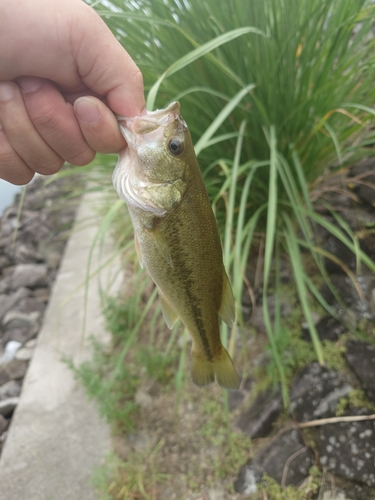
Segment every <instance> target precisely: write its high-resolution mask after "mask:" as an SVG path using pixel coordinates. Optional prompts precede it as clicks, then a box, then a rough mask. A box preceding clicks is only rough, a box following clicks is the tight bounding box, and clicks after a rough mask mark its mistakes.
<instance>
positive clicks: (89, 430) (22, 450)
mask: <svg viewBox="0 0 375 500" xmlns="http://www.w3.org/2000/svg"><path fill="white" fill-rule="evenodd" d="M94 203H95V204H96V205H97V204H98V196H97V195H85V196H84V198H83V200H82V203H81V205H80V208H79V210H78V214H77V221H76V223H75V226H74V231H73V234H72V236H71V237H70V239H69V241H68V244H67V246H66V249H65V253H64V256H63V260H62V262H61V266H60V269H59V272H58V275H57V278H56V280H55V283H54V287H53V290H52V294H51V298H50V302H49V305H48V308H47V311H46V314H45V318H44V324H43V327H42V329H41V332H40V334H39V337H38V345H37V348H36V351H35V353H34V357H33V359H32V360H31V363H30V366H29V370H28V373H27V375H26V377H25V380H24V385H23V388H22V393H21V399H20V402H19V405H18V407H17V410H16V412H15V415H14V417H13V420H12V424H11V427H10V430H9V433H8V436H7V440H6V443H5V446H4V449H3V453H2V456H1V460H0V500H94V499H95V498H97V496H96V495H95V493H94V491H93V488H92V486H91V485H90V477H91V475H92V470H93V468H94V467H95V466H98V465H100V464H101V463H102V461H103V458H104V456H105V454H106V453H107V452H108V451H109V450H110V449H111V444H110V435H109V429H108V426H107V424H106V423H105V422H104V421H103V420H102V419H101V418H100V417H99V414H98V409H97V407H96V404H95V403H94V402H89V401H88V400H87V397H86V395H85V393H84V390H83V388H82V387H80V386H79V385H77V383H76V382H75V380H74V378H73V375H72V373H71V371H70V370H69V368H68V367H67V366H66V365H65V364H64V363H62V361H61V358H62V357H64V356H65V357H68V358H72V359H73V361H74V362H75V363H80V362H82V361H84V360H85V359H87V358H89V357H90V354H91V351H90V347H89V345H90V342H89V341H88V338H89V337H90V336H94V337H95V338H97V339H100V340H101V341H107V340H108V334H107V333H106V332H105V330H104V326H103V318H102V315H101V305H100V292H99V290H100V287H101V288H102V289H103V288H104V289H105V290H107V291H108V290H109V288H110V292H111V293H113V294H116V292H117V291H118V290H119V287H120V284H121V272H120V263H119V260H116V261H115V262H112V263H111V265H109V266H105V267H104V268H103V270H102V271H101V272H100V286H99V283H98V281H99V280H98V277H94V278H92V280H91V281H90V285H89V288H88V297H87V304H86V306H85V287H84V286H81V287H79V288H78V289H76V288H77V286H78V285H80V284H81V283H83V282H84V280H85V278H86V272H87V262H88V257H89V253H90V247H91V244H92V242H93V240H94V238H95V235H96V231H97V228H98V221H97V217H95V213H94V212H93V210H92V206H93V204H94ZM93 220H94V222H93ZM95 221H96V222H95ZM112 250H113V248H112V245H111V242H107V243H106V246H105V247H104V248H101V249H100V251H99V250H98V249H97V248H96V249H95V251H94V254H93V260H92V267H91V270H95V269H97V268H98V266H99V265H100V264H99V254H100V258H101V262H104V261H105V260H106V259H108V258H109V256H110V255H111V252H112ZM85 307H86V328H85V333H84V335H83V333H82V325H83V320H84V311H85Z"/></svg>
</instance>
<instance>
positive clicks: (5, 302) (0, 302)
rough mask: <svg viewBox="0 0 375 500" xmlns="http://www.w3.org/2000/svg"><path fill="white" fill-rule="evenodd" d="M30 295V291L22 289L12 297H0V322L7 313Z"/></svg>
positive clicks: (3, 295) (11, 295) (12, 294)
mask: <svg viewBox="0 0 375 500" xmlns="http://www.w3.org/2000/svg"><path fill="white" fill-rule="evenodd" d="M29 295H30V290H28V289H27V288H24V287H21V288H18V289H17V290H16V291H15V292H13V293H11V294H10V295H5V294H2V295H0V322H1V320H2V319H3V317H4V315H5V313H7V312H8V311H9V310H10V309H12V308H13V307H14V306H15V305H16V304H17V303H18V302H20V301H21V300H22V299H25V298H26V297H28V296H29Z"/></svg>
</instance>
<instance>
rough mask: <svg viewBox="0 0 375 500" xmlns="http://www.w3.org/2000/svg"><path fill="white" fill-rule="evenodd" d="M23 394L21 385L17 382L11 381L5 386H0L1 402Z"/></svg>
mask: <svg viewBox="0 0 375 500" xmlns="http://www.w3.org/2000/svg"><path fill="white" fill-rule="evenodd" d="M20 393H21V384H20V383H19V382H16V381H15V380H9V382H6V383H5V384H3V385H0V401H2V400H3V399H8V398H16V397H18V396H19V395H20Z"/></svg>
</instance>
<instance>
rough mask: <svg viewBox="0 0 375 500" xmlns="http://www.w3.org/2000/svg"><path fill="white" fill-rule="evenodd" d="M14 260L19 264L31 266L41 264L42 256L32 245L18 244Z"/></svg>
mask: <svg viewBox="0 0 375 500" xmlns="http://www.w3.org/2000/svg"><path fill="white" fill-rule="evenodd" d="M13 260H14V262H15V263H17V264H30V263H36V262H38V261H39V262H40V260H41V256H40V255H39V253H38V252H36V251H35V249H34V248H33V247H31V246H30V245H25V244H24V243H16V245H15V248H14V253H13Z"/></svg>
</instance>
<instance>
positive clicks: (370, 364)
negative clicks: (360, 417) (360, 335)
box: [345, 341, 375, 403]
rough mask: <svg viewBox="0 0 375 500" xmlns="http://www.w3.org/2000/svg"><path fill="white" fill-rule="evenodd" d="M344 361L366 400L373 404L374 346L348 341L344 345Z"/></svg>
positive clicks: (374, 400) (374, 390)
mask: <svg viewBox="0 0 375 500" xmlns="http://www.w3.org/2000/svg"><path fill="white" fill-rule="evenodd" d="M345 359H346V361H347V362H348V364H349V365H350V367H351V369H352V370H353V372H354V373H355V374H356V376H357V377H358V379H359V381H360V382H361V385H362V387H363V389H364V390H365V392H366V394H367V396H368V398H369V399H370V400H371V401H372V402H374V403H375V346H373V345H371V344H368V343H367V342H362V341H350V342H348V343H347V344H346V352H345Z"/></svg>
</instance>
